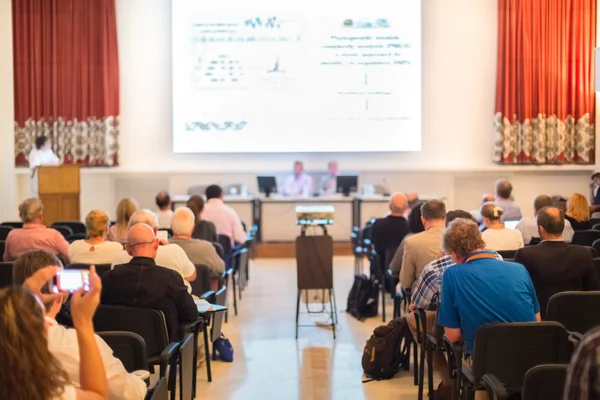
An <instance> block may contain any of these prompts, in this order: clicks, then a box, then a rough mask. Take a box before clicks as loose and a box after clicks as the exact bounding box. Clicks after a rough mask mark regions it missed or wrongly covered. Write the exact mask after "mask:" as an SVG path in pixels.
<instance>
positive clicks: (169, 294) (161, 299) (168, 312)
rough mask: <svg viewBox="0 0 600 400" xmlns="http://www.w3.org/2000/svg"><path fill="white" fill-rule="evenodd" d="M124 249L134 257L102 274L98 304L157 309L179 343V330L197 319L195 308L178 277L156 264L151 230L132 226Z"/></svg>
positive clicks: (170, 270)
mask: <svg viewBox="0 0 600 400" xmlns="http://www.w3.org/2000/svg"><path fill="white" fill-rule="evenodd" d="M125 248H126V250H127V253H129V255H131V256H132V257H133V258H132V259H131V261H129V263H127V264H120V265H116V266H115V267H114V269H113V270H111V271H108V272H106V273H105V274H104V276H103V279H102V286H103V290H102V298H101V303H102V304H107V305H119V306H128V307H136V308H151V309H155V310H160V311H162V312H163V313H164V315H165V319H166V322H167V330H168V331H169V338H170V340H181V339H182V337H181V331H180V327H181V326H182V325H184V324H186V323H189V322H193V321H195V320H196V319H198V308H197V307H196V304H195V303H194V299H193V298H192V295H191V294H189V293H188V291H187V287H186V285H185V283H183V278H182V277H181V275H180V274H179V273H177V272H176V271H174V270H172V269H168V268H164V267H160V266H158V265H156V262H155V261H154V259H155V258H156V250H157V249H158V239H157V238H156V237H155V235H154V230H153V229H152V228H151V227H150V226H148V225H146V224H136V225H134V226H132V227H131V229H130V230H129V233H128V234H127V245H126V247H125Z"/></svg>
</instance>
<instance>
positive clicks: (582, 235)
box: [571, 229, 600, 247]
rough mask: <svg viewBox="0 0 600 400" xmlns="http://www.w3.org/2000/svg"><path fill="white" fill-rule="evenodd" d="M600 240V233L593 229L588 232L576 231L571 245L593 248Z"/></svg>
mask: <svg viewBox="0 0 600 400" xmlns="http://www.w3.org/2000/svg"><path fill="white" fill-rule="evenodd" d="M598 239H600V231H596V230H593V229H589V230H587V231H575V234H574V235H573V241H572V242H571V244H576V245H579V246H588V247H591V246H592V245H593V244H594V242H595V241H596V240H598Z"/></svg>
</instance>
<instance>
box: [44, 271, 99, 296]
mask: <svg viewBox="0 0 600 400" xmlns="http://www.w3.org/2000/svg"><path fill="white" fill-rule="evenodd" d="M81 288H83V290H85V291H86V292H88V291H89V290H90V273H89V271H88V270H86V269H63V270H61V271H59V272H58V274H56V276H55V277H54V287H53V289H52V290H53V292H54V293H60V292H71V293H73V292H76V291H77V290H79V289H81Z"/></svg>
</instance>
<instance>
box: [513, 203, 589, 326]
mask: <svg viewBox="0 0 600 400" xmlns="http://www.w3.org/2000/svg"><path fill="white" fill-rule="evenodd" d="M537 224H538V228H539V231H540V237H541V238H542V242H541V243H540V244H538V245H537V246H528V247H525V248H523V249H521V250H519V251H518V252H517V254H516V255H515V262H516V263H519V264H523V265H524V266H525V268H526V269H527V271H528V272H529V275H530V276H531V280H532V281H533V287H534V288H535V292H536V293H537V298H538V300H539V302H540V307H541V310H542V311H541V315H542V318H544V317H545V316H546V307H547V306H548V300H550V297H552V296H553V295H554V294H556V293H560V292H567V291H572V290H575V291H579V290H600V281H599V280H598V275H597V274H596V270H595V268H594V259H593V258H592V253H591V252H590V249H589V248H587V247H583V246H574V245H569V244H567V243H565V241H564V239H563V236H562V234H563V231H564V226H565V219H564V216H563V213H562V212H561V211H560V210H559V209H558V208H555V207H545V208H542V209H541V210H540V212H539V213H538V216H537Z"/></svg>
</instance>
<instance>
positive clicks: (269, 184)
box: [256, 176, 277, 197]
mask: <svg viewBox="0 0 600 400" xmlns="http://www.w3.org/2000/svg"><path fill="white" fill-rule="evenodd" d="M256 179H257V180H258V190H259V191H260V192H261V193H264V194H265V196H267V197H270V196H271V193H277V181H276V180H275V177H274V176H257V177H256Z"/></svg>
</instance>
